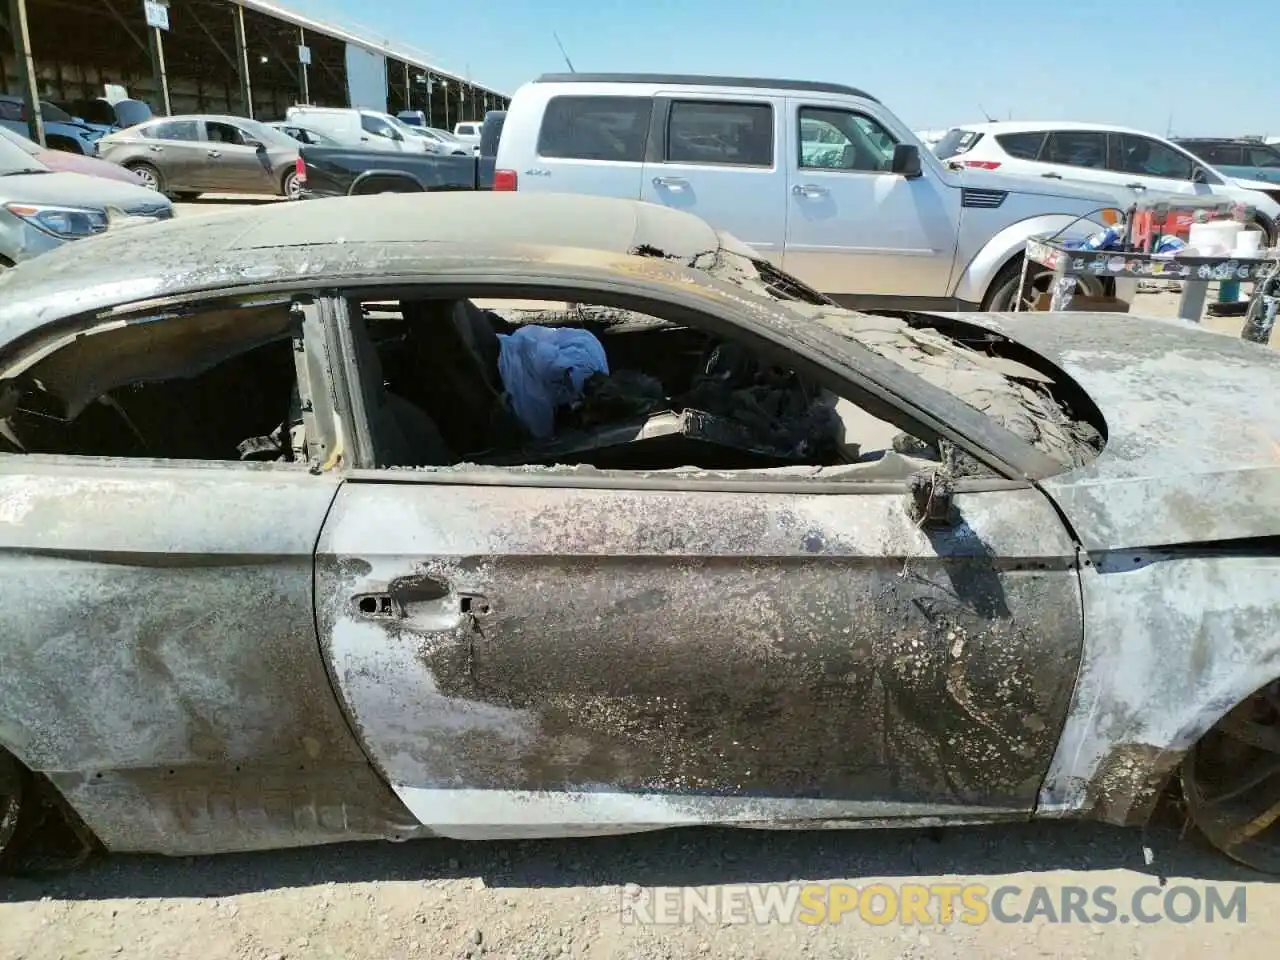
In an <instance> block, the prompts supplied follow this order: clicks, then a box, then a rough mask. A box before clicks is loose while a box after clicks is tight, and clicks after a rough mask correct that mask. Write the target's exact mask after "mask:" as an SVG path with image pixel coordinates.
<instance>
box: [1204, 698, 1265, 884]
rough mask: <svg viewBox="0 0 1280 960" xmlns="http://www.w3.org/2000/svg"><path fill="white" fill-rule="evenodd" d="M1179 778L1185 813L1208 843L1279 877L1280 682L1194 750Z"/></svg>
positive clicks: (1240, 709)
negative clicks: (1277, 796)
mask: <svg viewBox="0 0 1280 960" xmlns="http://www.w3.org/2000/svg"><path fill="white" fill-rule="evenodd" d="M1259 771H1260V772H1259ZM1268 771H1269V772H1268ZM1181 780H1182V796H1183V800H1184V802H1185V803H1186V807H1187V814H1188V816H1189V818H1190V820H1191V822H1192V823H1194V824H1195V825H1196V828H1197V829H1198V830H1199V831H1200V833H1201V834H1203V835H1204V837H1205V838H1206V839H1207V840H1208V841H1209V842H1210V843H1212V844H1213V845H1214V846H1215V847H1217V848H1218V850H1219V851H1221V852H1222V853H1224V854H1226V855H1227V856H1228V857H1230V858H1231V859H1233V860H1235V861H1237V862H1238V863H1243V864H1245V865H1246V866H1249V867H1252V868H1253V869H1255V870H1259V871H1261V872H1263V873H1270V874H1280V810H1278V809H1277V807H1276V802H1275V796H1276V795H1275V791H1274V787H1275V785H1276V783H1277V782H1280V680H1278V681H1275V682H1273V683H1270V684H1268V685H1267V686H1266V687H1264V688H1263V689H1262V690H1260V691H1259V692H1258V693H1256V694H1254V695H1253V696H1252V697H1250V698H1249V699H1248V700H1246V701H1245V702H1244V703H1242V704H1240V705H1239V706H1238V707H1236V708H1235V709H1234V710H1232V711H1231V712H1230V713H1228V714H1227V715H1226V716H1225V717H1223V718H1222V719H1221V720H1219V721H1218V723H1217V724H1215V725H1214V727H1213V729H1212V730H1210V731H1209V733H1207V734H1205V736H1204V737H1203V738H1201V740H1200V742H1199V743H1197V744H1196V745H1195V746H1194V747H1192V749H1191V750H1190V752H1189V753H1188V754H1187V757H1186V759H1185V760H1183V763H1182V770H1181Z"/></svg>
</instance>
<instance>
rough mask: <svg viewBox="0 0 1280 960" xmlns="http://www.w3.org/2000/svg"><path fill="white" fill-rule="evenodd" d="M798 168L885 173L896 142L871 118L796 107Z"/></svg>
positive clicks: (834, 111) (855, 114) (845, 111)
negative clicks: (798, 117)
mask: <svg viewBox="0 0 1280 960" xmlns="http://www.w3.org/2000/svg"><path fill="white" fill-rule="evenodd" d="M800 136H801V139H800V168H801V169H810V170H813V169H822V170H859V171H863V172H866V173H887V172H888V171H889V170H891V169H893V149H894V147H896V146H897V144H898V140H897V138H896V137H894V135H893V134H891V133H890V132H889V131H888V130H886V129H885V128H884V127H882V126H880V124H879V123H878V122H876V121H875V120H873V119H872V118H871V117H868V116H866V115H865V114H861V113H853V112H852V111H849V110H831V109H828V108H825V107H801V108H800Z"/></svg>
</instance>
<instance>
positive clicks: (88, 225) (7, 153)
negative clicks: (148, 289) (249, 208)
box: [0, 136, 173, 821]
mask: <svg viewBox="0 0 1280 960" xmlns="http://www.w3.org/2000/svg"><path fill="white" fill-rule="evenodd" d="M113 211H114V214H113ZM113 216H115V217H118V218H120V219H124V220H128V219H129V218H133V222H137V221H138V220H167V219H169V218H170V217H172V216H173V206H172V204H170V203H169V201H168V200H166V199H165V198H164V197H157V196H156V195H155V194H154V193H153V192H152V191H150V190H148V189H146V188H145V187H142V186H132V185H130V184H127V183H119V182H117V181H113V180H109V179H106V178H104V177H98V176H86V175H84V174H83V173H60V172H57V171H55V170H52V169H50V168H49V167H48V166H46V165H45V164H43V163H42V162H41V161H40V160H39V159H38V158H37V157H35V156H33V155H32V154H31V153H30V152H29V151H27V150H26V149H24V148H22V147H21V146H19V145H17V144H15V143H14V142H13V141H12V140H10V139H9V137H8V136H3V137H0V271H7V270H8V269H9V268H10V267H13V266H14V265H15V264H18V263H20V262H22V261H24V260H29V259H31V258H32V257H36V256H39V255H40V254H43V253H47V252H48V251H50V250H53V249H55V248H56V247H60V246H62V245H63V244H65V243H67V242H68V241H70V240H81V239H84V238H85V237H93V236H97V235H98V234H101V233H104V232H106V231H107V230H108V229H110V228H111V226H112V223H113ZM0 301H3V294H0ZM0 656H2V654H0ZM2 820H3V817H0V821H2Z"/></svg>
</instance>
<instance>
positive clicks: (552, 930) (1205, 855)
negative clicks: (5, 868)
mask: <svg viewBox="0 0 1280 960" xmlns="http://www.w3.org/2000/svg"><path fill="white" fill-rule="evenodd" d="M238 205H239V202H238V201H236V200H234V199H230V198H228V199H227V200H225V201H221V202H219V201H213V202H209V201H206V202H202V203H198V204H181V205H179V215H181V216H209V215H214V214H216V213H218V212H219V211H221V210H226V209H233V208H234V207H236V206H238ZM1176 304H1177V296H1176V294H1167V293H1155V294H1144V295H1142V296H1141V297H1140V298H1139V301H1138V310H1139V311H1140V312H1143V313H1153V314H1157V315H1163V316H1171V315H1173V313H1174V311H1175V309H1176ZM1232 323H1234V324H1235V326H1236V330H1238V323H1239V322H1238V321H1211V322H1210V325H1211V326H1214V327H1215V328H1218V327H1222V328H1224V332H1228V333H1233V332H1235V331H1233V330H1231V329H1230V326H1231V324H1232ZM793 880H806V881H814V882H819V883H832V882H839V881H844V882H848V883H851V884H856V885H858V886H859V887H864V886H865V885H867V884H870V883H875V882H884V883H888V884H890V885H900V884H906V883H924V884H936V883H980V884H984V885H986V886H987V887H988V888H991V889H994V888H996V887H999V886H1001V885H1003V884H1015V885H1018V886H1020V887H1021V888H1023V890H1024V891H1028V890H1029V888H1031V887H1033V886H1035V885H1043V886H1044V887H1046V888H1048V889H1049V891H1050V892H1051V895H1052V897H1053V899H1054V901H1057V900H1058V899H1059V896H1060V894H1061V893H1062V891H1063V888H1065V887H1069V886H1085V887H1087V888H1094V887H1097V886H1098V885H1109V886H1112V887H1114V888H1115V889H1116V901H1117V902H1118V903H1120V904H1122V905H1123V904H1125V903H1126V902H1127V898H1128V897H1130V896H1131V894H1132V893H1133V892H1134V891H1136V890H1138V889H1139V888H1143V887H1147V886H1151V885H1159V884H1161V883H1163V884H1165V885H1166V886H1165V888H1164V889H1165V891H1168V890H1172V889H1175V888H1178V887H1180V886H1184V885H1186V886H1190V887H1192V888H1194V890H1196V891H1198V892H1200V893H1203V892H1204V891H1205V889H1206V888H1207V887H1209V886H1217V887H1218V888H1219V889H1221V890H1222V891H1223V892H1224V893H1223V895H1224V898H1225V897H1226V896H1227V895H1229V894H1230V893H1231V892H1233V891H1234V890H1236V889H1237V887H1240V886H1243V887H1244V889H1245V892H1246V893H1245V895H1246V898H1247V899H1246V904H1247V912H1246V914H1245V918H1244V922H1239V920H1238V919H1232V920H1227V921H1223V920H1222V919H1219V920H1218V921H1217V922H1215V923H1208V922H1205V921H1204V920H1203V919H1201V920H1197V921H1193V922H1191V923H1188V924H1180V923H1175V922H1172V921H1171V920H1170V919H1167V918H1166V919H1165V920H1164V921H1162V922H1159V923H1152V924H1141V923H1137V922H1129V923H1122V922H1118V921H1117V922H1115V923H1111V924H1102V923H1064V924H1054V923H1050V922H1048V921H1046V920H1045V919H1043V918H1040V919H1036V920H1034V921H1032V922H1028V923H999V922H995V921H994V920H993V921H990V922H988V923H986V924H983V925H980V926H969V925H965V924H961V923H952V924H948V925H942V924H938V925H930V926H921V925H905V926H904V925H902V924H899V923H897V922H892V923H889V924H886V925H883V926H875V925H871V924H869V923H867V922H865V921H863V920H862V919H860V918H859V917H857V916H856V915H854V916H851V917H849V918H846V919H845V920H844V922H842V923H839V924H824V925H819V926H805V925H803V924H798V923H793V924H781V923H772V924H768V925H758V926H757V925H747V924H727V923H708V922H706V921H703V920H696V921H693V922H688V923H680V924H676V925H666V926H660V925H657V924H646V923H635V922H628V914H627V913H626V912H625V911H624V909H623V904H624V902H631V901H629V900H628V899H627V898H629V897H630V898H634V897H635V896H636V895H637V890H636V889H635V888H634V887H629V886H628V885H637V886H638V887H639V888H640V891H639V893H640V895H644V891H645V890H646V889H647V888H653V887H675V888H699V887H704V886H707V885H723V884H766V883H786V882H788V881H793ZM720 889H721V890H723V889H724V888H723V887H721V888H720ZM1158 900H1159V896H1158V895H1157V896H1156V898H1155V900H1154V901H1152V902H1158ZM1022 902H1023V903H1024V905H1025V900H1024V901H1022ZM1123 912H1124V911H1122V913H1123ZM1278 936H1280V884H1276V883H1272V882H1270V881H1268V880H1266V879H1265V878H1262V877H1259V876H1258V875H1257V874H1254V873H1252V872H1250V871H1247V870H1244V869H1243V868H1238V867H1236V866H1235V865H1233V864H1232V863H1230V862H1229V861H1227V860H1225V859H1224V858H1223V857H1221V856H1220V855H1218V854H1217V853H1215V852H1213V851H1211V850H1208V849H1207V848H1206V847H1205V846H1204V844H1202V843H1201V842H1200V841H1199V840H1198V839H1197V838H1196V837H1195V835H1194V834H1191V835H1188V836H1186V837H1183V836H1181V835H1180V833H1179V831H1177V830H1175V829H1173V828H1159V829H1152V830H1150V831H1147V832H1146V833H1145V834H1143V833H1140V832H1138V831H1126V830H1118V829H1112V828H1106V827H1099V826H1094V825H1076V824H1044V825H1017V826H1006V827H1000V828H955V829H952V830H947V831H938V830H930V831H918V830H883V831H848V832H837V833H825V834H821V833H752V832H730V831H719V830H683V831H672V832H668V833H663V834H648V835H643V836H639V837H630V838H616V839H603V840H573V841H541V842H524V843H493V844H463V843H456V842H452V841H422V842H417V843H410V844H402V845H393V844H355V845H344V846H335V847H326V848H321V849H315V850H301V851H286V852H281V853H267V854H253V855H243V856H241V855H236V856H222V857H206V858H196V859H176V860H166V859H163V858H155V857H131V856H118V857H107V858H102V859H99V860H97V861H94V862H92V863H90V864H89V865H88V866H86V867H84V868H81V869H80V870H78V871H76V872H73V873H69V874H62V875H55V876H51V877H48V878H42V879H19V880H14V881H9V882H7V883H3V884H0V960H18V958H27V960H45V958H48V960H58V958H65V960H71V958H114V957H122V958H133V957H138V958H166V960H168V958H174V960H177V958H191V960H206V958H207V960H212V958H223V957H227V958H235V960H304V958H317V960H330V958H351V960H355V958H365V957H368V958H380V960H382V958H387V960H392V958H406V960H408V958H417V957H422V958H437V957H439V958H473V960H474V958H478V957H494V958H499V957H505V958H509V960H544V958H557V957H573V958H588V960H602V958H619V960H622V958H629V960H677V958H684V957H694V958H697V957H726V958H727V957H738V958H743V960H746V958H760V960H797V958H808V957H813V958H828V957H829V958H843V960H890V958H894V960H906V958H926V957H928V958H943V960H945V958H963V960H978V958H986V957H1062V958H1067V957H1070V958H1093V957H1098V958H1103V957H1158V958H1160V960H1178V958H1188V960H1190V958H1201V957H1205V956H1211V955H1218V956H1224V957H1225V956H1229V957H1232V958H1233V960H1250V958H1254V957H1256V958H1260V960H1261V958H1264V957H1265V958H1267V960H1270V958H1273V957H1275V956H1276V948H1275V943H1276V939H1277V937H1278Z"/></svg>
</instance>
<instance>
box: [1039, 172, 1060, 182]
mask: <svg viewBox="0 0 1280 960" xmlns="http://www.w3.org/2000/svg"><path fill="white" fill-rule="evenodd" d="M1040 176H1042V177H1045V178H1046V179H1048V180H1061V179H1062V174H1060V173H1042V174H1040Z"/></svg>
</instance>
